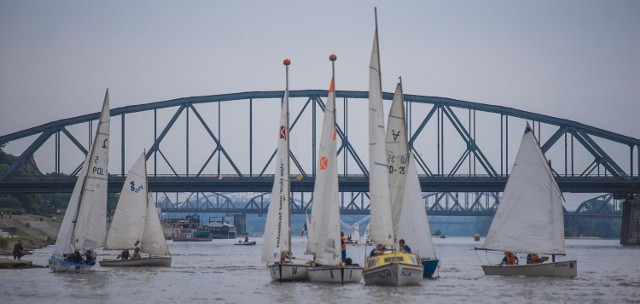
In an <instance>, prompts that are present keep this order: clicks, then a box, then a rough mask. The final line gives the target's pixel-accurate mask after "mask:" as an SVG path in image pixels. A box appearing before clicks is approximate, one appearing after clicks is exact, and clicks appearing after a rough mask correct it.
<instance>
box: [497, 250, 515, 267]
mask: <svg viewBox="0 0 640 304" xmlns="http://www.w3.org/2000/svg"><path fill="white" fill-rule="evenodd" d="M518 263H519V261H518V257H517V256H516V255H515V254H514V253H513V252H511V251H505V252H504V258H502V262H500V265H516V264H518Z"/></svg>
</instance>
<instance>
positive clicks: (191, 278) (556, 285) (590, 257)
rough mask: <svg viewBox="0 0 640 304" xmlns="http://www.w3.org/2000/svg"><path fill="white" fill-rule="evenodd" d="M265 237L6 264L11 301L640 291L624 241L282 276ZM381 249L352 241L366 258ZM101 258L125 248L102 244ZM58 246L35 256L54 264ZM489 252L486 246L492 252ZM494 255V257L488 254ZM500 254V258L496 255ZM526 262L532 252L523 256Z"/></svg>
mask: <svg viewBox="0 0 640 304" xmlns="http://www.w3.org/2000/svg"><path fill="white" fill-rule="evenodd" d="M256 241H258V244H257V245H256V246H234V245H233V243H234V240H214V241H212V242H195V243H187V242H177V243H173V242H169V248H170V250H171V252H172V253H173V263H172V267H171V268H155V267H150V268H118V267H110V268H102V267H99V266H98V265H96V267H94V271H90V272H86V273H53V272H51V271H50V270H49V269H46V268H45V269H40V268H34V269H24V270H10V269H2V270H0V277H1V278H2V284H0V295H1V296H2V298H1V300H0V302H1V303H3V304H4V303H38V302H40V303H125V302H144V303H176V302H181V303H212V302H215V303H294V302H299V303H324V304H326V303H336V302H338V301H339V302H341V303H345V304H346V303H370V302H379V301H393V302H396V303H416V302H427V301H428V302H433V303H442V302H450V303H521V302H536V303H558V302H567V303H579V302H585V303H590V302H636V301H638V299H640V288H639V287H640V259H639V258H638V257H640V248H634V247H622V246H620V245H619V244H618V241H617V240H567V257H566V258H567V259H577V260H578V277H577V278H575V279H566V278H565V279H561V278H526V277H499V276H484V274H483V273H482V269H481V268H480V263H481V261H480V260H479V258H478V256H477V254H476V252H475V251H474V250H473V247H474V246H477V245H478V244H479V243H477V242H474V241H473V239H472V237H468V238H454V237H449V238H446V239H435V240H434V242H435V243H436V250H437V252H438V256H439V258H440V260H441V266H440V269H439V277H438V278H436V279H427V280H425V281H424V282H423V283H422V285H420V286H411V287H401V288H395V287H378V286H365V285H364V284H363V283H361V284H347V285H344V286H342V285H337V284H311V283H305V282H295V283H278V282H272V281H271V279H270V276H269V274H268V272H267V269H266V267H265V266H266V265H265V263H263V262H261V261H260V256H261V250H262V247H261V244H262V240H261V239H259V238H256ZM293 242H294V254H295V255H297V256H298V257H299V258H307V259H308V258H309V257H308V256H304V255H303V254H302V252H303V251H304V247H305V242H306V240H305V239H303V238H294V240H293ZM370 249H371V248H370V247H369V248H365V247H364V246H356V247H353V246H349V247H348V255H349V256H350V257H351V258H352V259H353V260H354V261H356V262H358V263H362V261H363V260H364V256H365V255H366V252H367V251H369V250H370ZM98 254H99V257H98V259H101V258H104V257H105V256H110V257H113V256H115V254H116V253H115V252H101V251H98ZM50 255H51V247H48V248H43V249H41V250H37V251H36V252H35V253H34V254H33V255H31V256H28V257H27V258H28V259H30V260H32V261H34V263H35V264H39V265H46V264H47V259H48V258H49V256H50ZM482 255H484V254H482ZM482 258H484V256H483V257H482ZM496 258H498V257H496ZM520 259H521V261H523V260H524V259H523V257H521V258H520Z"/></svg>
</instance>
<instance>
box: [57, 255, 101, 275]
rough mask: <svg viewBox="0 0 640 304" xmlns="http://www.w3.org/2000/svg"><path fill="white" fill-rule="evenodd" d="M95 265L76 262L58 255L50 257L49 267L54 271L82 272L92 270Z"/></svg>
mask: <svg viewBox="0 0 640 304" xmlns="http://www.w3.org/2000/svg"><path fill="white" fill-rule="evenodd" d="M92 267H93V265H91V264H83V263H75V262H71V261H67V260H65V259H62V258H58V257H51V258H49V269H51V271H53V272H81V271H88V270H91V268H92Z"/></svg>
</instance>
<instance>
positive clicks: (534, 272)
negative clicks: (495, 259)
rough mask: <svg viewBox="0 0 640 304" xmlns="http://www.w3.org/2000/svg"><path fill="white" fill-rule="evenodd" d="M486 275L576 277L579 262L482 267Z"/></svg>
mask: <svg viewBox="0 0 640 304" xmlns="http://www.w3.org/2000/svg"><path fill="white" fill-rule="evenodd" d="M482 270H483V271H484V274H485V275H502V276H528V277H575V276H577V275H578V262H577V261H575V260H573V261H562V262H551V263H539V264H524V265H509V266H506V265H503V266H500V265H482Z"/></svg>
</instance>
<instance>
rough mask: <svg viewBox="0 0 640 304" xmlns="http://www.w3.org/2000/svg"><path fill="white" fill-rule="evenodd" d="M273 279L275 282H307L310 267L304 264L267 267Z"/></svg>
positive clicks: (277, 264) (278, 264) (275, 264)
mask: <svg viewBox="0 0 640 304" xmlns="http://www.w3.org/2000/svg"><path fill="white" fill-rule="evenodd" d="M267 267H268V268H269V274H270V275H271V279H272V280H275V281H281V282H283V281H306V280H307V279H308V278H309V276H308V272H307V270H308V269H309V265H307V264H303V263H284V264H280V263H274V264H271V265H267Z"/></svg>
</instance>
